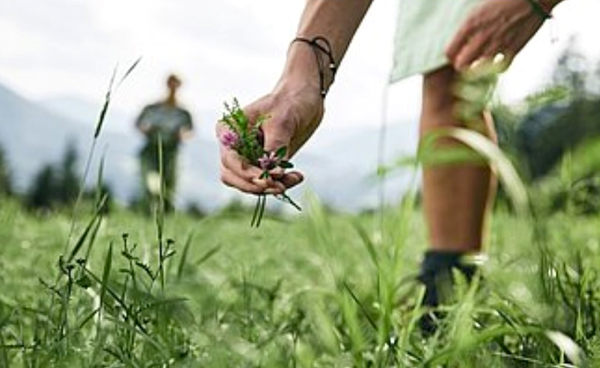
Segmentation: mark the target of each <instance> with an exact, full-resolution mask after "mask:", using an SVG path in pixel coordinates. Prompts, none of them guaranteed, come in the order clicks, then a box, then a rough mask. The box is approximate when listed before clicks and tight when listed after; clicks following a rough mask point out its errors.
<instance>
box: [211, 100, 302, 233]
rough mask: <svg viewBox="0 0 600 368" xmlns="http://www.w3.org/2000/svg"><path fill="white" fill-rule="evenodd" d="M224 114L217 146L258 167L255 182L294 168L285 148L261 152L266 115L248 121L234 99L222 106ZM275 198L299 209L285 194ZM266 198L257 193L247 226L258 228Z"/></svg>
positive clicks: (262, 149) (262, 150) (264, 195)
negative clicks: (252, 212)
mask: <svg viewBox="0 0 600 368" xmlns="http://www.w3.org/2000/svg"><path fill="white" fill-rule="evenodd" d="M225 110H226V113H225V114H223V118H222V119H221V122H222V123H223V124H224V125H225V126H226V127H227V129H225V130H224V131H223V132H222V133H221V135H220V137H219V140H220V141H221V144H222V145H223V146H224V147H226V148H228V149H230V150H233V151H236V152H237V153H238V154H239V155H240V156H241V157H243V158H244V159H245V160H247V161H248V162H249V163H250V164H252V165H254V166H256V167H259V168H260V169H261V170H262V173H261V175H260V177H259V179H268V178H271V171H272V170H274V169H277V168H282V169H291V168H293V167H294V165H293V164H292V163H291V162H290V161H288V160H286V159H285V156H286V154H287V148H286V147H285V146H284V147H279V148H278V149H277V150H275V151H266V150H265V149H264V134H263V131H262V128H261V127H262V125H263V123H264V122H265V121H266V119H267V117H266V116H259V117H258V119H256V121H254V122H251V121H250V119H248V117H247V116H246V114H245V113H244V111H243V110H242V109H241V108H240V105H239V103H238V101H237V100H236V99H234V100H233V104H232V105H229V104H227V103H225ZM275 198H277V199H279V200H281V201H283V202H286V203H288V204H290V205H292V206H294V207H295V208H296V209H297V210H299V211H300V210H301V208H300V207H299V206H298V205H297V204H296V203H295V202H294V201H293V200H292V199H291V198H290V197H289V196H288V195H286V194H285V193H283V194H280V195H275ZM266 203H267V195H266V194H259V195H258V200H257V202H256V206H255V208H254V214H253V216H252V220H251V222H250V226H255V227H258V226H260V222H261V219H262V217H263V215H264V212H265V206H266Z"/></svg>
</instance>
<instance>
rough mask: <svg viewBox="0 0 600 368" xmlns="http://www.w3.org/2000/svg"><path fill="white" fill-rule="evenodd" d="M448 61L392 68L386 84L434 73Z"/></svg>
mask: <svg viewBox="0 0 600 368" xmlns="http://www.w3.org/2000/svg"><path fill="white" fill-rule="evenodd" d="M448 64H449V63H448V60H446V59H443V60H436V61H435V62H431V63H429V64H426V65H425V66H423V65H418V66H417V65H411V66H409V67H404V68H399V67H394V68H392V71H391V72H390V76H389V79H388V84H394V83H397V82H400V81H401V80H403V79H406V78H409V77H412V76H415V75H419V74H425V73H428V72H431V71H434V70H436V69H439V68H441V67H443V66H444V65H448Z"/></svg>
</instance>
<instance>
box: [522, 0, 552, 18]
mask: <svg viewBox="0 0 600 368" xmlns="http://www.w3.org/2000/svg"><path fill="white" fill-rule="evenodd" d="M527 2H528V3H529V5H530V6H531V9H532V10H533V12H534V13H535V14H537V15H539V17H540V18H542V19H543V20H548V19H551V18H552V14H550V13H549V12H548V11H546V9H544V8H543V7H542V5H541V4H540V3H539V2H537V1H536V0H527Z"/></svg>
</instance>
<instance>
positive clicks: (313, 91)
mask: <svg viewBox="0 0 600 368" xmlns="http://www.w3.org/2000/svg"><path fill="white" fill-rule="evenodd" d="M371 2H372V0H308V1H307V2H306V6H305V9H304V11H303V13H302V17H301V18H300V25H299V27H298V31H297V36H300V37H304V38H307V39H312V38H313V37H316V36H322V37H325V38H326V39H327V40H328V41H329V42H330V43H331V46H332V53H333V56H334V58H335V61H336V62H337V63H338V64H339V63H340V62H341V60H342V59H343V56H344V55H345V53H346V50H347V48H348V45H349V44H350V42H351V40H352V37H353V36H354V34H355V32H356V29H357V28H358V26H359V24H360V23H361V21H362V19H363V17H364V15H365V14H366V12H367V10H368V8H369V6H370V4H371ZM290 41H291V40H290ZM318 70H319V69H318V65H317V63H316V60H315V55H314V50H313V49H311V46H310V45H308V44H306V43H301V42H295V43H293V44H291V46H290V48H289V51H288V56H287V61H286V63H285V66H284V68H283V72H282V74H281V77H280V79H279V81H278V83H277V85H276V86H275V88H274V89H273V91H272V92H271V93H269V94H267V95H265V96H264V97H262V98H260V99H259V100H257V101H256V102H254V103H252V104H250V105H249V106H247V107H246V108H245V109H244V110H245V112H246V114H247V115H248V117H249V118H250V120H254V119H256V118H257V117H258V116H260V115H268V116H269V117H270V119H269V120H268V121H267V122H266V123H265V124H264V125H263V130H264V133H265V150H267V151H273V150H276V149H278V148H279V147H282V146H286V147H288V152H289V155H290V156H292V155H294V154H295V153H296V151H298V149H300V147H302V145H303V144H304V143H305V142H306V141H307V140H308V139H309V138H310V136H311V135H312V133H313V132H314V131H315V129H316V128H317V127H318V126H319V123H320V122H321V119H322V117H323V113H324V104H323V98H322V96H321V93H320V92H321V91H320V82H319V74H318ZM332 77H333V75H332V74H331V72H329V71H327V72H326V74H325V84H326V86H328V85H329V84H331V81H332ZM223 129H224V128H223V126H222V125H221V124H217V135H218V136H220V135H221V134H222V132H223ZM260 175H261V170H260V169H259V168H257V167H254V166H251V165H248V164H247V163H246V162H244V160H243V159H242V158H241V157H239V156H238V155H237V154H236V153H235V152H234V151H232V150H229V149H227V148H225V147H221V179H222V181H223V182H224V183H225V184H226V185H229V186H232V187H234V188H237V189H239V190H241V191H244V192H248V193H272V194H277V193H282V192H284V191H285V190H286V189H287V188H291V187H293V186H295V185H297V184H299V183H300V182H301V181H302V180H303V176H302V174H301V173H300V172H298V171H292V172H289V173H286V174H282V175H273V177H274V178H276V179H277V180H271V179H266V180H258V177H259V176H260Z"/></svg>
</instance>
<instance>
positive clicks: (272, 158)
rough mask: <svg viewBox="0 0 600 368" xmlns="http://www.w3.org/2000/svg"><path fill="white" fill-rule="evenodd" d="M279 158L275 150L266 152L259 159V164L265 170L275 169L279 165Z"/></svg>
mask: <svg viewBox="0 0 600 368" xmlns="http://www.w3.org/2000/svg"><path fill="white" fill-rule="evenodd" d="M279 160H280V159H279V157H277V155H275V152H265V154H264V155H263V157H261V158H259V159H258V166H260V168H261V169H263V170H264V171H269V170H273V169H274V168H276V167H277V165H279Z"/></svg>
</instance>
